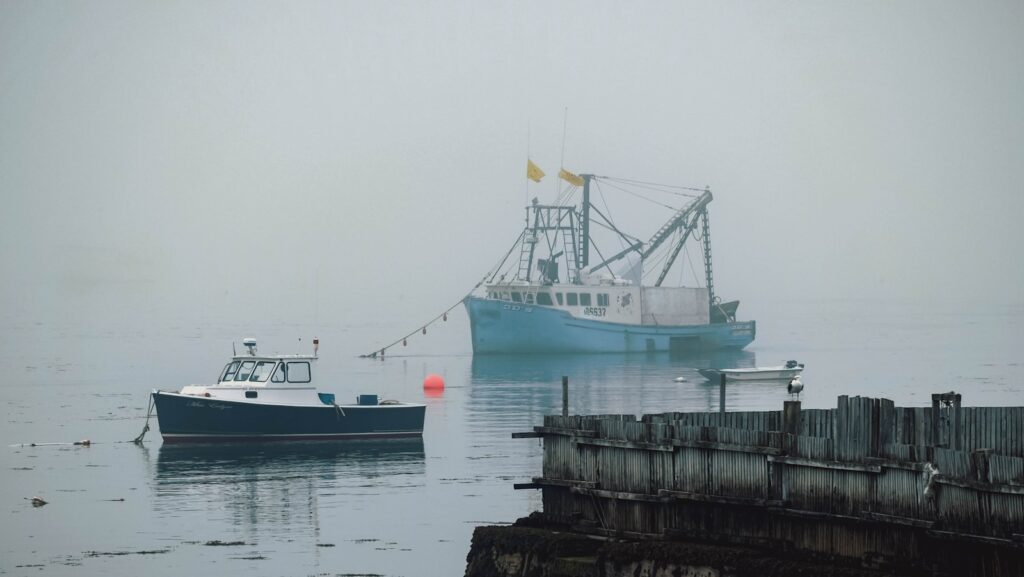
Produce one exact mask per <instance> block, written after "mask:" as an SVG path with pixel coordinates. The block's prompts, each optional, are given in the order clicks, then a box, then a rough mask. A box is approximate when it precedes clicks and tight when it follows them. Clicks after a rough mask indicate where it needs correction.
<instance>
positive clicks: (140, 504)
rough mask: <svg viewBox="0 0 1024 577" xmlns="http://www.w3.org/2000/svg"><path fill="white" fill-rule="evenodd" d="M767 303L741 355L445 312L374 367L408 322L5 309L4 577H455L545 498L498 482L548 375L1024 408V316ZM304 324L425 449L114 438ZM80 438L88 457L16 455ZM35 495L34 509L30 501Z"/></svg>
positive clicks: (813, 399)
mask: <svg viewBox="0 0 1024 577" xmlns="http://www.w3.org/2000/svg"><path fill="white" fill-rule="evenodd" d="M765 313H766V314H763V315H762V316H761V317H760V318H758V319H757V320H758V321H759V325H758V338H757V341H755V343H754V345H753V346H751V347H750V348H749V349H748V350H746V351H742V352H737V353H718V354H705V355H693V356H671V355H668V354H657V355H629V356H623V355H596V356H573V357H562V356H535V357H477V358H474V357H473V356H472V355H470V354H469V353H468V350H467V349H468V333H467V332H466V331H468V328H467V327H466V326H465V325H466V321H465V319H464V318H463V316H464V315H461V314H459V315H453V316H452V319H451V320H450V321H449V322H448V323H447V324H446V325H443V326H439V327H432V328H431V333H430V345H429V347H427V346H425V345H424V346H420V348H418V349H417V348H416V347H415V346H410V347H408V348H405V349H403V348H402V347H398V348H396V349H393V350H392V351H389V355H388V356H387V357H386V359H385V360H384V361H380V360H368V359H359V358H356V353H359V352H364V351H363V350H362V349H363V348H364V345H366V343H368V342H369V343H378V344H379V343H380V342H386V341H387V340H389V338H393V335H394V334H396V333H400V332H401V331H402V330H405V329H407V328H408V327H404V326H401V325H400V324H398V323H395V324H393V325H390V324H389V325H386V326H375V327H353V326H346V325H344V324H337V325H327V326H318V327H308V326H295V325H287V324H269V325H265V326H259V325H257V326H252V325H247V324H245V323H242V322H237V323H234V324H224V323H221V324H217V325H216V327H215V328H211V327H209V326H188V327H185V326H177V325H173V324H169V323H166V324H162V325H159V326H153V325H152V324H150V325H148V326H146V327H145V329H141V328H139V327H136V326H134V325H133V324H132V323H131V322H129V321H127V320H120V321H118V322H110V323H106V324H103V325H102V326H99V325H96V324H91V325H84V324H76V323H74V322H70V321H69V322H68V323H66V324H64V325H44V324H37V323H33V322H31V321H30V320H24V319H21V320H19V319H14V320H12V321H11V322H8V323H5V325H4V326H3V328H2V329H0V330H2V334H0V337H2V341H0V343H2V348H0V361H2V362H3V366H5V367H6V368H7V371H6V376H7V378H5V379H4V380H3V382H2V383H0V406H2V407H3V420H2V422H0V440H2V442H3V446H2V447H0V496H2V505H0V514H2V515H3V523H2V526H0V574H4V575H99V574H103V575H141V574H146V575H150V576H154V575H180V574H196V575H200V574H224V575H241V574H245V575H247V576H261V575H321V574H323V575H337V574H379V575H405V576H414V575H428V576H429V575H439V576H440V575H461V574H462V573H463V571H464V569H465V558H466V554H467V553H468V550H469V544H470V537H471V535H472V531H473V528H474V527H475V526H477V525H481V524H492V523H510V522H513V521H514V520H515V519H517V518H518V517H522V516H525V515H527V514H529V513H530V512H531V511H534V510H538V509H539V508H540V506H541V503H540V494H539V492H536V491H514V490H513V489H512V484H513V483H514V482H518V481H526V480H528V479H529V478H530V477H532V476H534V475H537V474H539V472H540V456H541V448H540V446H539V444H538V442H537V441H536V440H525V439H524V440H513V439H511V438H510V435H511V433H513V432H516V431H525V430H529V428H530V427H532V426H534V425H537V424H540V423H541V420H542V417H543V415H545V414H551V413H556V412H559V411H560V404H561V389H560V379H561V376H562V375H568V376H569V377H570V383H571V400H570V403H571V408H572V411H573V412H574V413H602V412H615V413H635V414H642V413H645V412H661V411H669V410H675V411H703V410H717V408H718V395H719V393H718V387H717V384H714V383H708V382H706V381H704V380H703V379H702V378H701V377H700V376H699V374H698V373H697V371H696V369H697V368H700V367H708V366H754V365H772V364H779V363H781V362H782V361H784V360H786V359H790V358H792V359H798V360H800V361H802V362H805V363H807V369H806V370H805V373H804V379H803V380H804V382H805V383H806V385H807V388H806V390H805V393H804V395H803V397H802V400H803V401H804V406H806V407H830V406H833V405H834V402H835V397H836V396H837V395H839V394H851V395H853V394H861V395H868V396H885V397H888V398H891V399H893V400H895V401H896V403H897V404H900V405H920V406H924V405H927V404H929V403H930V394H931V393H933V392H944V391H948V390H956V391H957V392H961V393H963V395H964V403H965V404H966V405H1006V404H1010V405H1021V404H1024V361H1022V360H1021V355H1020V352H1019V351H1020V346H1021V344H1022V336H1021V335H1022V333H1021V331H1020V328H1019V327H1020V326H1022V321H1024V309H1022V307H1019V306H1018V307H1014V306H1003V307H991V306H989V307H984V308H982V307H980V306H979V307H978V308H977V310H969V308H968V309H964V308H963V307H954V306H949V307H946V308H938V309H937V308H935V307H925V306H923V305H908V304H907V303H895V302H894V303H878V302H872V303H817V304H815V305H808V304H806V303H800V304H796V303H791V304H786V303H780V304H778V305H777V306H773V307H771V308H770V309H766V310H765ZM741 316H742V315H741ZM314 332H315V333H316V335H317V336H319V337H320V339H321V343H322V344H321V348H320V355H321V361H320V364H321V366H320V382H321V389H322V390H325V391H331V392H335V393H337V394H338V396H339V397H340V398H346V396H349V397H354V395H356V394H358V393H378V394H381V395H382V396H384V397H386V398H398V399H402V400H407V401H419V402H425V403H426V404H427V417H426V430H425V431H424V435H423V439H422V441H418V440H417V441H388V442H380V441H377V442H348V443H301V444H269V445H229V446H162V443H161V441H160V438H159V433H158V430H157V429H156V427H155V419H154V427H153V428H154V430H153V431H151V432H150V433H149V434H148V436H147V440H146V443H145V444H144V446H142V447H138V446H135V445H133V444H131V443H128V442H125V441H128V440H130V439H131V438H133V437H134V436H135V435H137V434H138V433H139V431H140V430H141V429H142V425H143V422H144V420H145V416H146V403H147V398H148V397H147V394H148V392H149V391H150V390H151V389H154V388H161V389H176V388H179V387H181V386H182V385H184V384H188V383H198V382H208V381H210V380H211V379H213V378H214V377H215V375H216V374H217V372H218V371H219V370H220V368H221V366H223V363H224V362H225V361H226V359H227V356H228V355H229V354H230V343H231V341H232V340H234V341H236V342H238V341H240V340H241V338H242V337H244V336H251V335H255V336H257V337H259V338H261V340H262V342H265V343H266V344H265V345H261V347H264V348H263V350H276V351H280V352H307V351H306V350H307V349H308V343H309V339H311V338H312V336H314V335H313V333H314ZM293 335H298V336H301V337H303V340H302V341H301V342H300V341H299V340H298V337H297V336H293ZM424 340H427V339H426V338H424ZM424 350H426V351H427V352H422V351H424ZM403 353H405V356H403ZM431 372H434V373H438V374H441V375H443V376H444V377H445V379H446V381H447V388H446V390H445V391H444V393H443V394H442V395H440V396H438V397H427V396H425V395H424V392H423V390H422V386H421V383H422V379H423V377H424V376H425V375H426V374H427V373H431ZM680 376H681V377H684V378H685V379H686V382H683V383H677V382H675V381H674V379H675V378H676V377H680ZM787 398H788V396H787V395H786V393H785V384H784V383H782V384H779V383H774V384H773V383H751V384H745V385H737V386H733V387H731V388H730V389H729V390H728V392H727V404H728V406H729V408H732V409H737V410H739V409H744V410H747V409H778V408H780V407H781V405H782V402H783V401H784V400H786V399H787ZM86 438H88V439H90V440H91V441H92V442H93V444H92V446H90V447H82V446H74V445H69V444H59V445H39V446H35V447H31V446H23V445H22V444H23V443H70V442H73V441H76V440H81V439H86ZM33 496H40V497H42V498H44V499H45V500H47V501H48V502H49V504H48V505H46V506H44V507H39V508H34V507H33V506H32V505H31V503H30V501H29V499H30V498H31V497H33Z"/></svg>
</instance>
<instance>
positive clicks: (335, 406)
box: [331, 402, 345, 421]
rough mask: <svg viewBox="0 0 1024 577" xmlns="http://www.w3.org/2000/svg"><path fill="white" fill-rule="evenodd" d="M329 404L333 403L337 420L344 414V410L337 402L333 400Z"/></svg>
mask: <svg viewBox="0 0 1024 577" xmlns="http://www.w3.org/2000/svg"><path fill="white" fill-rule="evenodd" d="M331 404H332V405H334V409H335V411H337V412H338V420H339V421H340V420H341V418H342V417H344V416H345V411H344V410H343V409H342V408H341V407H339V406H338V403H336V402H334V403H331Z"/></svg>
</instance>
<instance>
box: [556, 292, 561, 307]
mask: <svg viewBox="0 0 1024 577" xmlns="http://www.w3.org/2000/svg"><path fill="white" fill-rule="evenodd" d="M555 299H556V300H558V304H559V305H561V304H562V293H555Z"/></svg>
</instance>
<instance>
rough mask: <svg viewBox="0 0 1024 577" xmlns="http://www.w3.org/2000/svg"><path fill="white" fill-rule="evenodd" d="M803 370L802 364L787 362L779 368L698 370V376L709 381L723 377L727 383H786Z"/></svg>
mask: <svg viewBox="0 0 1024 577" xmlns="http://www.w3.org/2000/svg"><path fill="white" fill-rule="evenodd" d="M803 370H804V365H803V363H798V362H796V361H789V362H787V363H786V364H785V365H783V366H779V367H753V368H749V369H699V372H700V374H702V375H704V377H705V378H707V379H709V380H716V379H720V378H721V376H722V375H725V379H726V380H727V381H788V380H790V379H792V378H793V377H795V376H797V375H799V374H800V373H801V372H802V371H803Z"/></svg>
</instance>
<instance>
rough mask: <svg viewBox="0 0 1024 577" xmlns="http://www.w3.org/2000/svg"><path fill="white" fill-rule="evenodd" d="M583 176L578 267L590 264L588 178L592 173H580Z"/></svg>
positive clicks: (592, 176)
mask: <svg viewBox="0 0 1024 577" xmlns="http://www.w3.org/2000/svg"><path fill="white" fill-rule="evenodd" d="M580 176H581V177H583V205H582V206H581V207H580V255H579V263H580V269H581V270H582V269H584V268H586V267H587V265H589V264H590V179H591V178H594V175H593V174H581V175H580Z"/></svg>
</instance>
